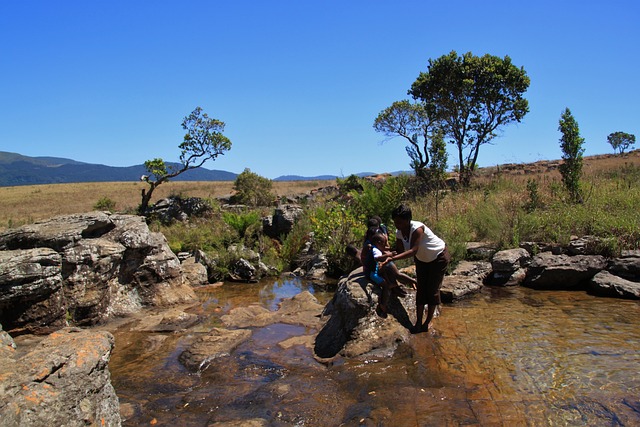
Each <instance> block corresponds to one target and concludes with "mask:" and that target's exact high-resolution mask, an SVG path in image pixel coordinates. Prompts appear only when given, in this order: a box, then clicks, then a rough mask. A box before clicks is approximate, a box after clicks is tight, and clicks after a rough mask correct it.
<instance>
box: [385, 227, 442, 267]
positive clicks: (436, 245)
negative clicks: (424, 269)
mask: <svg viewBox="0 0 640 427" xmlns="http://www.w3.org/2000/svg"><path fill="white" fill-rule="evenodd" d="M418 228H422V229H423V230H424V234H423V235H422V239H421V240H420V242H418V252H416V258H417V259H419V260H420V261H422V262H431V261H433V260H435V259H436V258H437V257H438V255H440V252H442V251H443V250H444V247H445V243H444V240H442V239H441V238H439V237H438V236H436V235H435V234H434V232H433V231H431V230H430V229H429V227H427V226H426V225H424V224H423V223H421V222H420V221H411V231H409V236H408V238H406V239H405V238H404V236H403V235H402V232H401V231H400V230H396V239H399V240H400V241H401V242H402V245H403V246H404V250H405V251H408V250H409V249H411V236H413V232H414V231H416V230H417V229H418Z"/></svg>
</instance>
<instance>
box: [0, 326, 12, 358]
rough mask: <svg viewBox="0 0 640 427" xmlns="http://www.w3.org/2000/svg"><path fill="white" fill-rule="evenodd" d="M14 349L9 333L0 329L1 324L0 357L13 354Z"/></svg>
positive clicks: (9, 356)
mask: <svg viewBox="0 0 640 427" xmlns="http://www.w3.org/2000/svg"><path fill="white" fill-rule="evenodd" d="M15 350H16V343H15V342H14V341H13V338H12V337H11V335H9V334H8V333H7V332H6V331H5V330H4V329H2V325H0V359H2V358H5V357H8V358H11V357H13V356H14V355H15Z"/></svg>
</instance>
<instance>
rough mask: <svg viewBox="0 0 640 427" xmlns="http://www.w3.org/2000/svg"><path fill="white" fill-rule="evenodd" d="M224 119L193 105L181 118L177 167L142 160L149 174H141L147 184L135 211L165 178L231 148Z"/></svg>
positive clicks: (143, 206) (145, 204) (143, 209)
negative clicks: (178, 164)
mask: <svg viewBox="0 0 640 427" xmlns="http://www.w3.org/2000/svg"><path fill="white" fill-rule="evenodd" d="M224 126H225V124H224V122H222V121H220V120H217V119H213V118H210V117H209V116H208V115H207V113H203V112H202V108H200V107H196V109H195V110H193V111H192V112H191V114H189V115H188V116H187V117H185V118H184V119H183V120H182V129H184V130H186V131H187V133H186V134H185V135H184V140H183V141H182V143H181V144H180V145H179V146H178V148H180V166H179V167H174V166H171V165H167V164H166V163H165V162H164V160H162V159H160V158H156V159H153V160H147V161H146V162H144V167H145V168H146V170H147V172H148V173H149V175H145V176H143V177H142V179H143V181H145V182H146V183H147V184H149V189H148V190H146V191H145V190H142V202H141V203H140V207H139V212H140V214H145V213H146V211H147V209H148V207H149V201H150V200H151V195H152V194H153V191H154V190H155V189H156V188H157V187H158V186H159V185H160V184H162V183H164V182H167V181H169V180H170V179H171V178H175V177H176V176H178V175H180V174H181V173H184V172H186V171H188V170H189V169H196V168H199V167H201V166H202V165H203V164H204V163H205V162H206V161H207V160H215V159H216V157H218V156H220V155H222V154H224V153H225V152H226V151H228V150H230V149H231V141H230V140H229V138H227V137H226V136H224V135H223V134H222V132H224Z"/></svg>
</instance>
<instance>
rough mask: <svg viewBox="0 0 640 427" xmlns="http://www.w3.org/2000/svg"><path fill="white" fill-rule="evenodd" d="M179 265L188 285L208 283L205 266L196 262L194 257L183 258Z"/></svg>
mask: <svg viewBox="0 0 640 427" xmlns="http://www.w3.org/2000/svg"><path fill="white" fill-rule="evenodd" d="M181 265H182V273H183V274H184V279H185V281H186V282H187V283H188V284H189V285H191V286H202V285H206V284H207V283H209V275H208V274H207V267H206V266H204V265H202V264H200V263H199V262H197V261H196V258H195V257H189V258H187V259H185V260H184V261H183V262H182V264H181Z"/></svg>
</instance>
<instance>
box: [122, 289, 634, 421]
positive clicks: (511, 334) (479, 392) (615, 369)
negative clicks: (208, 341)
mask: <svg viewBox="0 0 640 427" xmlns="http://www.w3.org/2000/svg"><path fill="white" fill-rule="evenodd" d="M302 290H310V291H312V292H314V293H315V295H316V297H317V298H318V299H319V300H320V301H321V302H322V303H325V302H327V301H328V300H329V299H330V298H331V296H332V294H331V293H329V292H322V291H319V290H317V289H314V288H313V287H312V286H311V285H309V284H306V283H303V282H299V281H288V280H283V281H277V282H275V283H274V282H268V283H258V284H233V283H228V284H225V285H224V286H223V287H221V288H216V289H214V290H211V291H207V292H200V293H199V295H200V297H201V304H199V305H197V306H196V307H193V308H192V311H194V312H196V313H199V314H201V315H202V316H203V317H204V318H205V321H204V322H203V323H202V324H201V325H199V326H198V327H196V328H194V329H192V330H190V331H189V332H187V333H177V334H154V333H141V332H131V331H130V328H128V327H127V326H126V325H125V326H124V327H122V328H119V329H118V330H116V331H115V333H114V335H115V336H116V350H115V351H114V354H113V357H112V359H111V363H110V369H111V373H112V382H113V384H114V387H115V389H116V392H117V394H118V396H119V397H120V401H121V404H122V408H123V411H122V412H123V415H124V417H125V420H124V425H130V426H134V425H142V424H146V425H149V424H150V423H151V424H153V425H166V426H174V425H194V426H198V425H202V426H207V425H211V424H213V423H216V422H225V421H233V420H245V422H248V420H250V419H254V418H261V419H264V420H267V422H268V424H267V425H274V426H280V425H282V426H287V425H296V426H334V425H335V426H338V425H348V426H350V425H354V426H355V425H370V426H431V425H433V426H442V425H452V426H453V425H505V426H512V425H532V426H537V425H540V426H544V425H576V426H578V425H580V426H581V425H593V426H604V425H640V316H639V315H640V303H639V302H637V301H626V300H618V299H606V298H596V297H592V296H589V295H587V294H585V293H582V292H548V291H534V290H530V289H526V288H509V289H485V290H484V291H483V293H481V294H480V295H479V296H475V297H473V298H470V299H468V300H466V301H463V302H459V303H456V304H453V305H445V306H443V308H442V312H441V316H440V317H439V318H437V319H436V320H435V322H434V328H433V330H432V331H431V332H429V333H424V334H419V335H414V336H412V337H411V339H410V341H409V342H408V343H406V344H403V345H401V347H400V348H399V349H398V351H397V352H396V354H395V355H394V356H393V357H392V358H390V359H380V360H377V359H371V358H370V359H367V358H362V359H356V360H338V361H336V362H334V363H333V364H331V365H330V366H325V365H322V364H320V363H318V362H316V361H315V359H314V358H313V355H312V353H311V350H310V349H309V348H308V347H307V346H304V345H293V346H289V345H283V344H282V343H283V342H286V341H285V340H287V339H288V338H291V337H296V336H304V335H309V334H313V333H316V332H317V331H313V330H308V329H307V328H304V327H301V326H291V325H284V324H275V325H270V326H267V327H263V328H255V329H254V330H253V335H252V337H251V339H250V340H248V341H247V342H245V343H243V344H242V345H240V346H239V347H238V348H237V349H236V350H235V351H234V352H233V353H232V354H231V355H230V356H229V357H226V358H221V359H217V360H216V361H215V362H214V363H213V364H212V365H211V366H210V367H209V368H207V369H206V370H204V371H203V372H200V373H190V372H188V371H186V370H185V369H184V368H183V367H182V366H181V365H180V363H179V362H178V361H177V358H178V356H179V355H180V353H181V352H182V351H183V349H184V348H186V346H187V345H188V344H189V343H190V342H192V341H193V340H194V339H195V338H196V337H197V335H198V333H201V332H206V331H207V330H208V329H209V328H210V327H212V326H221V325H222V323H221V321H220V316H222V315H224V314H226V313H228V312H229V311H230V310H231V309H233V308H235V307H240V306H245V305H249V304H254V303H259V304H262V305H263V306H265V307H267V308H269V309H272V310H275V309H276V308H277V305H278V303H279V302H280V301H281V300H282V299H283V298H288V297H291V296H293V295H295V294H297V293H298V292H300V291H302Z"/></svg>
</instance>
